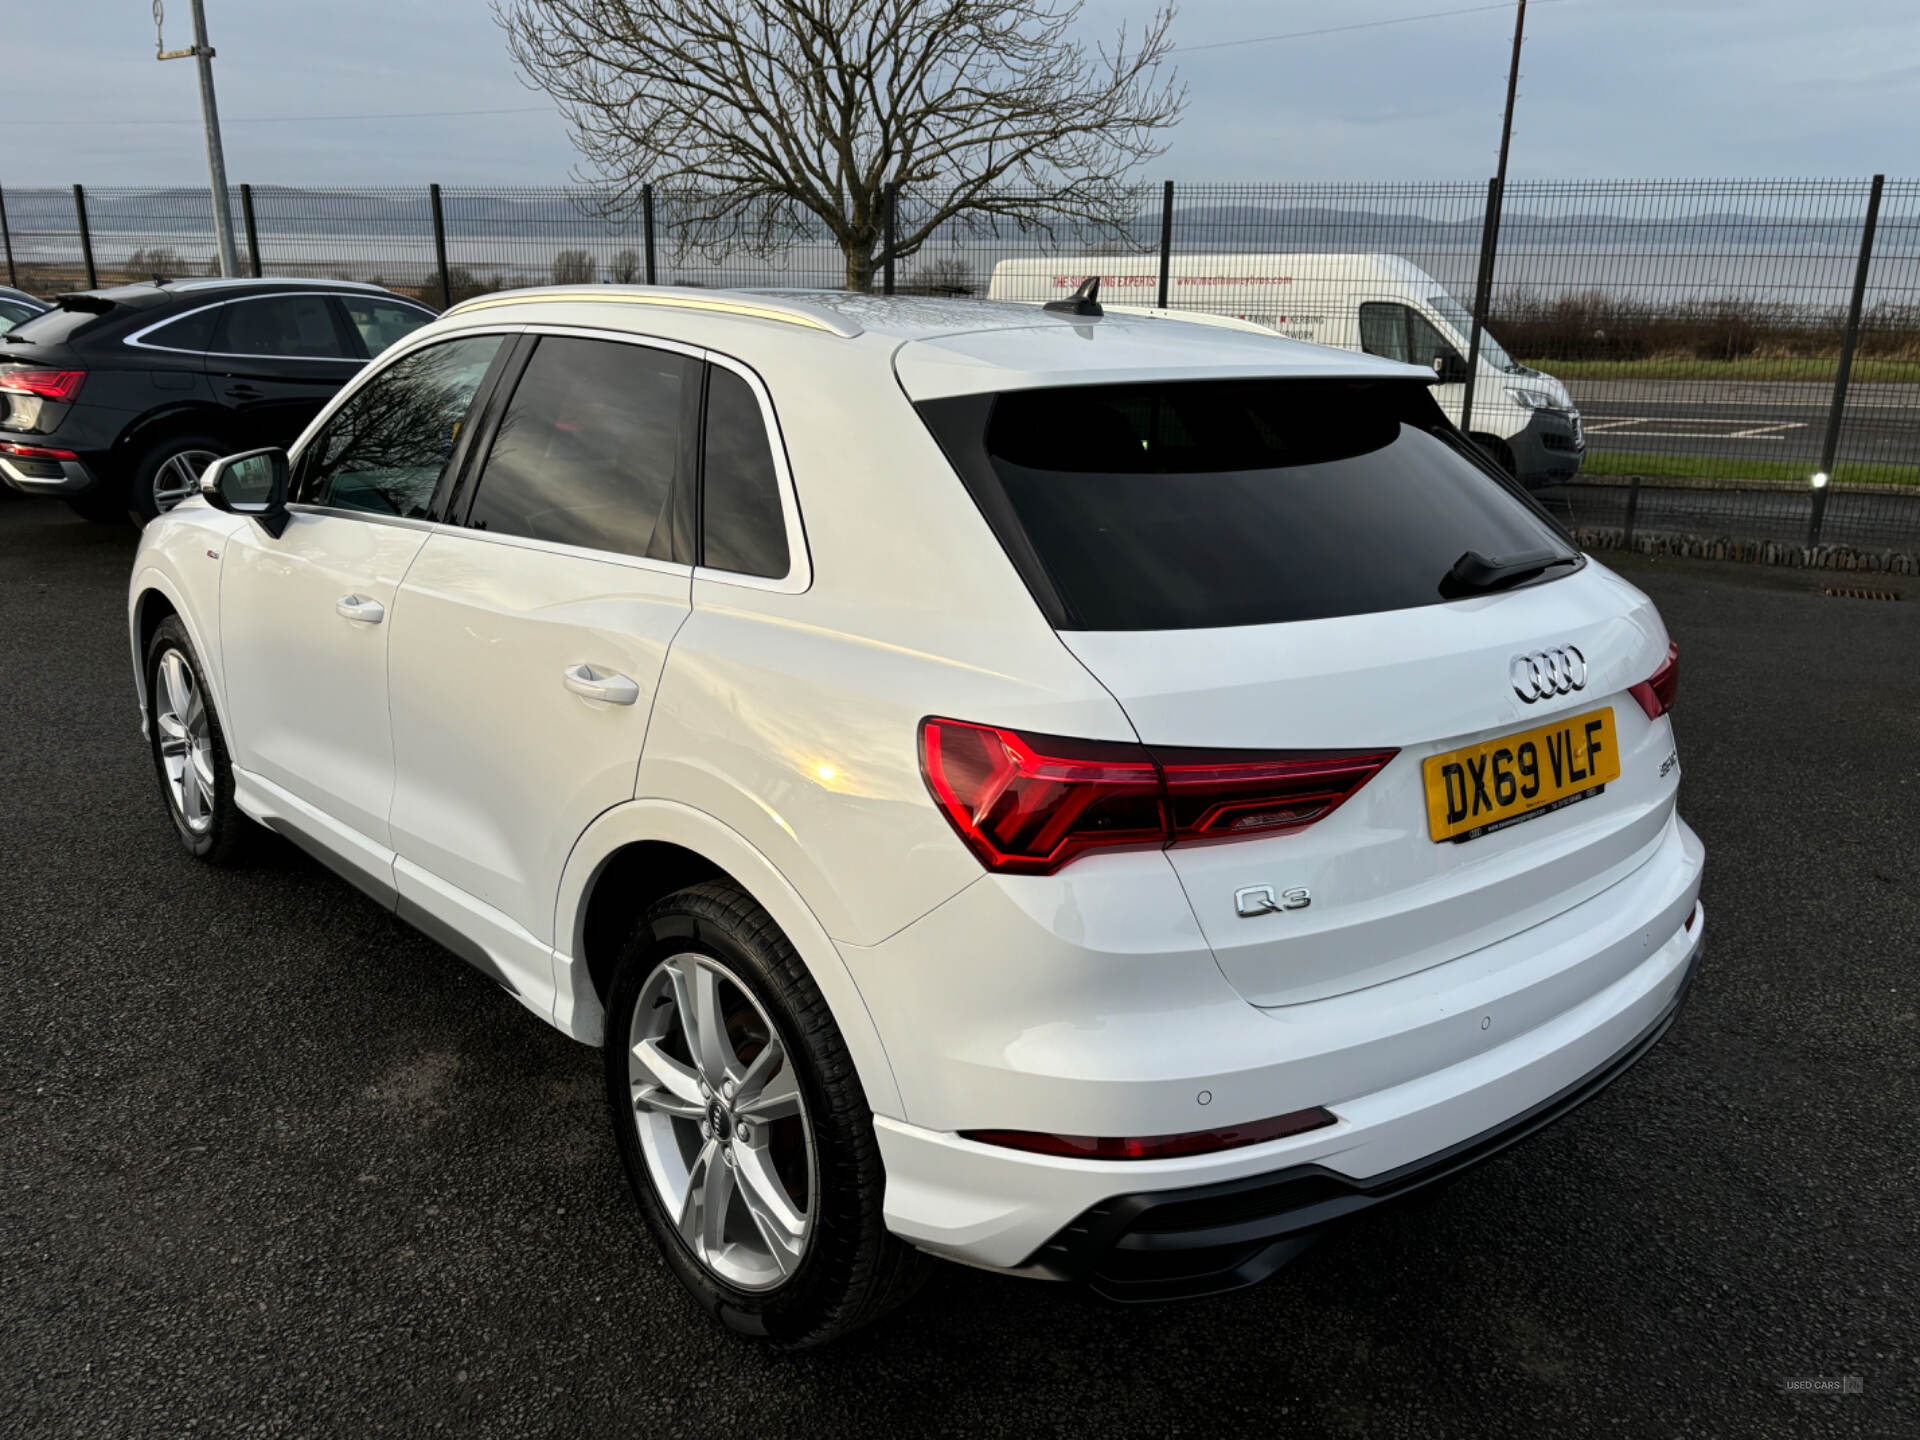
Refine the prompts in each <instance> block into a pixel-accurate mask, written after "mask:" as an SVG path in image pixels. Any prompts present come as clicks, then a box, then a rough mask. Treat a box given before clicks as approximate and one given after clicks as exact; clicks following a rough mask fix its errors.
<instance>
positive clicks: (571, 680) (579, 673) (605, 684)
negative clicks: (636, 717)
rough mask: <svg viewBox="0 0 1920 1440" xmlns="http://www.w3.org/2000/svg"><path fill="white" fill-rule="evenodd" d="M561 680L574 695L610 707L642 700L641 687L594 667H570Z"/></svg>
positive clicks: (563, 673)
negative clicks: (603, 702) (604, 702)
mask: <svg viewBox="0 0 1920 1440" xmlns="http://www.w3.org/2000/svg"><path fill="white" fill-rule="evenodd" d="M560 679H561V683H563V684H564V685H565V686H566V687H567V689H569V690H571V691H572V692H573V693H574V694H576V695H584V696H586V697H587V699H589V700H604V701H606V703H607V704H609V705H631V704H633V703H634V701H636V700H638V699H639V698H640V687H639V686H638V685H636V684H634V683H633V681H631V680H629V679H628V678H627V677H626V676H624V675H621V674H617V673H616V672H614V671H612V670H599V669H596V668H595V667H593V666H592V665H569V666H568V667H567V668H566V669H564V670H562V671H561V672H560Z"/></svg>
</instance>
